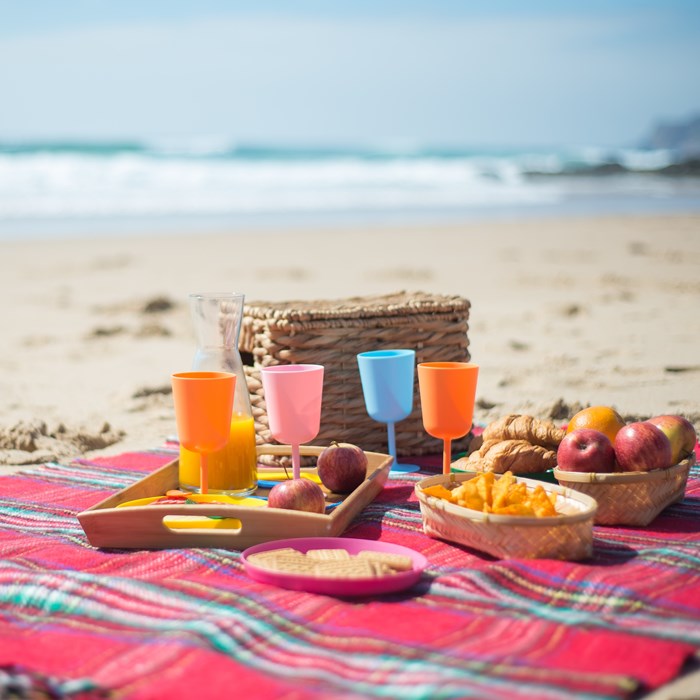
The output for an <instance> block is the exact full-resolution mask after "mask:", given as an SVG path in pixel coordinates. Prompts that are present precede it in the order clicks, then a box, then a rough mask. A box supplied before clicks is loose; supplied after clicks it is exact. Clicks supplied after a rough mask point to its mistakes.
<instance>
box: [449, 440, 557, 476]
mask: <svg viewBox="0 0 700 700" xmlns="http://www.w3.org/2000/svg"><path fill="white" fill-rule="evenodd" d="M453 465H454V466H455V467H457V468H458V469H462V470H465V471H479V472H496V473H497V474H503V473H504V472H507V471H511V472H513V474H532V473H535V472H543V471H547V470H548V469H552V468H554V467H555V466H556V465H557V453H556V450H548V449H547V448H545V447H542V446H541V445H532V444H531V443H529V442H528V441H527V440H485V441H484V443H483V445H482V446H481V448H480V449H479V450H478V451H477V452H472V453H471V454H470V455H469V456H468V457H462V458H460V459H458V460H457V461H456V462H454V463H453Z"/></svg>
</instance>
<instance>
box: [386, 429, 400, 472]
mask: <svg viewBox="0 0 700 700" xmlns="http://www.w3.org/2000/svg"><path fill="white" fill-rule="evenodd" d="M386 429H387V432H388V439H389V454H390V455H391V456H392V457H393V458H394V464H396V463H397V461H398V458H397V457H396V430H395V428H394V424H393V423H387V424H386Z"/></svg>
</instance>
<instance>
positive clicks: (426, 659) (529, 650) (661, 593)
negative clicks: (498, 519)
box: [0, 450, 700, 700]
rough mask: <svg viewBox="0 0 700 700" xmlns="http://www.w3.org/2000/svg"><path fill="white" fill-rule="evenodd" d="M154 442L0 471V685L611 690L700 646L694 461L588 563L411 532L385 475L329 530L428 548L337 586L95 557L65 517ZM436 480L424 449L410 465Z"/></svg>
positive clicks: (157, 690)
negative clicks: (492, 550)
mask: <svg viewBox="0 0 700 700" xmlns="http://www.w3.org/2000/svg"><path fill="white" fill-rule="evenodd" d="M173 457H174V455H173V453H172V451H166V450H155V451H148V452H139V453H128V454H121V455H116V456H113V457H104V458H99V459H94V460H91V461H87V460H77V461H76V462H75V463H73V464H71V465H61V464H53V463H52V464H45V465H41V466H38V467H36V468H31V469H27V470H25V471H24V472H22V473H19V474H14V475H11V476H6V477H3V478H1V479H0V556H1V561H0V689H2V688H3V685H2V683H3V678H4V679H5V681H4V682H5V684H6V685H5V687H9V684H12V683H14V684H21V683H22V682H24V683H34V684H35V687H37V688H39V686H41V689H42V692H44V693H45V696H46V697H76V698H77V697H96V696H101V695H104V694H108V695H109V696H110V697H114V698H125V699H126V698H128V699H129V700H135V699H137V698H138V699H143V698H189V697H212V698H215V697H229V696H231V695H233V694H234V693H235V694H236V696H237V697H245V696H247V697H254V698H256V699H259V698H373V697H381V698H399V697H400V698H406V699H410V698H430V699H431V700H432V699H435V698H465V697H478V698H504V699H505V698H508V699H509V700H512V699H517V698H543V699H552V700H556V699H558V698H560V699H564V698H566V699H567V700H568V699H571V698H592V697H595V698H622V697H628V696H630V695H632V694H634V693H635V692H639V691H641V690H649V689H653V688H656V687H658V686H660V685H662V684H664V683H667V682H668V681H670V680H671V679H673V678H674V677H676V676H677V675H678V674H679V673H680V672H681V670H682V667H683V664H684V662H685V661H686V660H688V659H689V657H691V656H692V655H694V654H697V653H698V650H700V471H699V470H698V468H697V467H696V468H694V469H693V471H692V472H691V477H690V480H689V482H688V487H687V491H686V497H685V499H684V500H683V501H682V502H681V503H678V504H676V505H674V506H672V507H670V508H668V509H667V510H666V511H664V512H663V513H662V514H661V515H660V516H659V517H658V518H657V519H656V520H655V521H654V522H653V523H652V524H651V525H650V526H648V527H646V528H644V529H635V528H612V527H596V528H595V544H594V556H593V558H592V559H590V560H588V561H585V562H577V563H573V562H561V561H553V560H520V559H505V560H497V559H493V558H491V557H489V556H486V555H482V554H480V553H479V552H476V551H473V550H469V549H466V548H463V547H460V546H456V545H452V544H450V543H447V542H443V541H440V540H434V539H431V538H429V537H427V536H426V535H424V534H423V532H422V521H421V516H420V512H419V508H418V504H417V502H416V499H415V496H414V494H413V487H414V484H415V482H416V481H417V480H419V479H420V478H422V477H423V476H424V475H425V474H406V475H403V476H401V478H398V479H391V480H390V481H389V483H388V484H387V486H386V487H385V489H384V490H383V491H382V493H381V494H380V495H379V497H378V498H377V499H376V500H375V501H374V502H373V503H372V504H371V505H370V506H369V507H367V508H366V509H365V510H364V511H363V512H362V513H361V514H360V515H359V516H358V517H357V518H356V520H355V521H354V522H353V523H352V525H351V527H350V528H349V529H348V530H347V532H346V533H345V534H346V535H347V536H350V537H362V538H370V539H378V540H381V541H385V542H393V543H397V544H402V545H405V546H408V547H412V548H413V549H415V550H417V551H420V552H422V553H423V554H424V555H425V556H426V557H427V559H428V561H429V568H428V569H427V571H426V573H425V575H424V577H423V579H422V580H421V581H420V582H419V583H418V584H416V585H415V586H414V587H413V588H411V589H409V590H407V591H404V592H401V593H394V594H389V595H384V596H381V597H376V598H373V599H343V598H336V597H331V596H325V595H316V594H311V593H303V592H297V591H289V590H284V589H281V588H277V587H274V586H270V585H266V584H261V583H256V582H255V581H253V580H251V579H250V578H249V577H248V576H247V575H246V573H245V571H244V569H243V566H242V564H241V560H240V552H239V551H234V550H225V549H178V550H164V551H132V550H129V551H127V550H119V551H114V550H112V551H102V550H99V549H96V548H94V547H92V546H90V545H89V544H88V542H87V540H86V538H85V535H84V533H83V531H82V529H81V527H80V525H79V523H78V521H77V519H76V514H77V513H78V512H79V511H81V510H83V509H85V508H87V507H89V506H91V505H94V504H95V503H97V502H98V501H100V500H101V499H103V498H105V497H106V496H108V495H110V494H112V493H113V492H115V491H116V490H118V489H120V488H123V487H125V486H127V485H128V484H130V483H133V482H134V481H136V480H138V479H140V478H142V477H143V475H144V474H145V473H147V472H150V471H153V470H155V469H156V468H158V467H160V466H161V465H163V464H165V463H166V462H168V461H170V460H171V459H173ZM412 461H417V462H418V463H422V464H424V465H425V469H426V472H427V473H434V472H435V470H436V469H437V467H438V465H439V459H437V458H435V459H431V458H422V460H420V459H414V460H412Z"/></svg>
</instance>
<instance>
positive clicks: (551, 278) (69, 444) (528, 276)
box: [0, 215, 700, 471]
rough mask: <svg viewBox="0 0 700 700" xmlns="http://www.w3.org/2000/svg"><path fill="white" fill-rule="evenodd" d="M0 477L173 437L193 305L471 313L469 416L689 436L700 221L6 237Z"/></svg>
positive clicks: (697, 408)
mask: <svg viewBox="0 0 700 700" xmlns="http://www.w3.org/2000/svg"><path fill="white" fill-rule="evenodd" d="M0 251H1V254H0V260H1V261H2V262H1V263H0V264H1V270H2V274H1V276H0V285H2V286H1V287H0V289H1V290H2V295H3V299H4V303H3V304H2V310H1V311H0V313H1V314H2V317H1V318H0V323H1V324H2V328H3V336H4V352H3V355H2V360H1V364H0V391H2V396H3V401H2V404H1V406H0V448H1V449H0V464H2V465H3V466H2V467H1V468H2V470H3V471H8V470H13V469H16V468H17V467H18V466H20V465H22V464H28V463H36V462H42V461H45V460H51V459H57V460H65V459H70V458H71V457H73V456H78V455H85V454H96V453H116V452H124V451H128V450H142V449H148V448H152V447H158V446H159V445H162V444H163V442H164V440H165V438H166V437H167V436H168V435H172V434H173V433H174V431H175V423H174V413H173V409H172V401H171V396H170V393H169V376H170V373H171V372H173V371H182V370H184V369H188V368H189V367H190V364H191V361H192V356H193V353H194V349H195V346H194V337H193V331H192V325H191V322H190V318H189V308H188V305H187V295H188V294H189V293H190V292H205V291H241V292H244V293H245V294H246V299H247V301H250V302H253V301H260V300H270V301H284V300H298V299H304V300H313V299H339V298H343V297H347V296H356V295H365V294H376V293H388V292H396V291H400V290H407V291H418V290H420V291H425V292H432V293H445V294H457V295H460V296H464V297H466V298H467V299H469V300H470V302H471V305H472V306H471V313H470V322H469V340H470V351H471V355H472V360H473V361H474V362H476V363H478V364H479V365H480V367H481V373H480V377H479V386H478V390H477V401H478V405H477V412H476V421H477V422H480V423H485V422H488V421H489V420H491V419H493V418H495V417H497V416H500V415H502V414H505V413H509V412H528V413H531V414H533V415H539V416H552V417H554V418H555V419H556V420H557V421H560V422H564V421H565V419H566V417H568V415H571V414H572V412H573V411H575V410H577V409H578V408H580V407H581V406H585V405H591V404H608V405H612V406H614V407H616V408H617V409H618V410H619V411H620V412H621V413H622V414H623V415H625V416H628V417H632V416H635V417H637V416H638V417H648V416H650V415H653V414H659V413H680V414H683V415H685V416H687V417H688V418H690V419H691V420H692V421H693V422H694V424H695V425H696V426H698V427H700V400H699V397H700V360H699V359H698V350H697V345H696V342H697V339H698V338H699V337H700V317H699V316H698V313H697V309H698V302H699V301H700V216H698V215H673V216H671V215H669V216H644V217H640V216H629V217H626V216H615V217H605V218H587V217H582V218H567V219H545V220H520V221H516V220H513V221H491V222H487V223H477V222H473V223H468V224H461V225H456V224H455V225H440V226H431V225H425V224H420V225H415V226H402V227H394V228H392V227H388V226H383V227H367V228H362V227H355V228H353V229H350V228H338V229H335V230H330V229H329V230H303V231H302V230H278V231H272V230H251V231H248V232H241V231H235V232H226V231H221V232H211V233H197V234H194V233H191V232H189V233H183V234H182V235H164V234H161V235H150V236H149V235H142V236H138V237H137V236H134V237H122V238H118V237H113V238H106V237H100V238H92V239H77V238H76V239H65V240H60V241H59V240H49V241H45V242H44V241H42V242H37V241H33V242H8V241H5V242H2V243H0Z"/></svg>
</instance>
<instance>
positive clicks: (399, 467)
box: [389, 462, 420, 477]
mask: <svg viewBox="0 0 700 700" xmlns="http://www.w3.org/2000/svg"><path fill="white" fill-rule="evenodd" d="M419 471H420V467H419V466H418V465H417V464H400V463H399V462H394V464H392V465H391V471H390V472H389V476H390V477H391V476H396V475H398V474H411V473H412V472H419Z"/></svg>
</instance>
